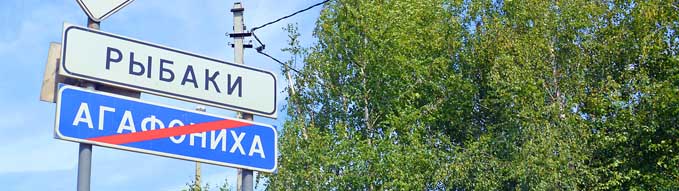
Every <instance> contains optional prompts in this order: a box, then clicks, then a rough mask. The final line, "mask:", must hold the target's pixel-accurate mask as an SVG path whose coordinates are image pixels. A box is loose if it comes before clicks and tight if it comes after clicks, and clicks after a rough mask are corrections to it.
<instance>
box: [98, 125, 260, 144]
mask: <svg viewBox="0 0 679 191" xmlns="http://www.w3.org/2000/svg"><path fill="white" fill-rule="evenodd" d="M247 125H251V124H250V123H245V122H240V121H235V120H228V119H226V120H219V121H213V122H205V123H199V124H193V125H185V126H179V127H171V128H165V129H157V130H150V131H140V132H136V133H127V134H116V135H108V136H101V137H94V138H89V139H87V140H90V141H97V142H103V143H109V144H116V145H121V144H127V143H134V142H140V141H148V140H153V139H160V138H167V137H172V136H179V135H185V134H190V133H202V132H206V131H214V130H220V129H229V128H236V127H242V126H247Z"/></svg>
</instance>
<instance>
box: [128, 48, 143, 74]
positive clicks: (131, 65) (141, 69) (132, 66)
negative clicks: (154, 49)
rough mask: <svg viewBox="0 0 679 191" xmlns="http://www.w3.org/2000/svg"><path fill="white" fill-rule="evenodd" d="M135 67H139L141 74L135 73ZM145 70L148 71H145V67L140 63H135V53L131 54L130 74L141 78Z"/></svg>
mask: <svg viewBox="0 0 679 191" xmlns="http://www.w3.org/2000/svg"><path fill="white" fill-rule="evenodd" d="M134 66H139V72H135V71H134ZM145 70H146V69H144V65H142V64H141V63H139V62H136V61H134V52H130V71H129V73H130V74H132V75H137V76H141V75H143V74H144V71H145Z"/></svg>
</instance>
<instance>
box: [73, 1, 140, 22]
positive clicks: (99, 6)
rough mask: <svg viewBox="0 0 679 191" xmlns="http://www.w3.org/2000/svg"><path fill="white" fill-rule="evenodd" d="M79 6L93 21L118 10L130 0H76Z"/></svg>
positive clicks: (104, 17) (100, 19)
mask: <svg viewBox="0 0 679 191" xmlns="http://www.w3.org/2000/svg"><path fill="white" fill-rule="evenodd" d="M77 1H78V4H79V5H80V8H82V9H83V11H85V13H87V16H89V17H90V18H91V19H92V20H94V21H97V22H99V21H102V20H104V19H106V17H108V16H111V15H112V14H113V13H115V12H118V10H120V9H122V8H123V7H125V6H126V5H128V4H130V3H132V0H77Z"/></svg>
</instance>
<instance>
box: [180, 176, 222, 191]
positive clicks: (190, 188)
mask: <svg viewBox="0 0 679 191" xmlns="http://www.w3.org/2000/svg"><path fill="white" fill-rule="evenodd" d="M214 188H216V190H219V191H231V186H229V181H228V180H227V179H224V183H223V184H222V185H220V186H218V187H214ZM209 190H210V184H208V183H205V185H203V186H201V185H198V184H197V183H196V181H195V180H192V181H191V182H190V183H186V188H184V189H182V191H209Z"/></svg>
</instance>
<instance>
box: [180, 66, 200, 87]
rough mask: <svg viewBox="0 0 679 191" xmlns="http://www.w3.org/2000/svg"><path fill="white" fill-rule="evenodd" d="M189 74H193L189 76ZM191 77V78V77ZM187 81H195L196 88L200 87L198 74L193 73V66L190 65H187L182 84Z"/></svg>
mask: <svg viewBox="0 0 679 191" xmlns="http://www.w3.org/2000/svg"><path fill="white" fill-rule="evenodd" d="M189 74H190V75H191V76H189ZM189 77H191V79H189ZM186 82H191V83H193V87H194V88H198V83H197V82H196V74H195V73H193V66H191V65H189V66H187V67H186V72H184V78H183V79H182V85H184V84H185V83H186Z"/></svg>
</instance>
